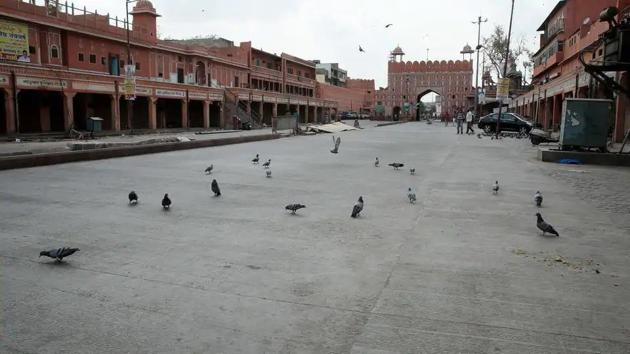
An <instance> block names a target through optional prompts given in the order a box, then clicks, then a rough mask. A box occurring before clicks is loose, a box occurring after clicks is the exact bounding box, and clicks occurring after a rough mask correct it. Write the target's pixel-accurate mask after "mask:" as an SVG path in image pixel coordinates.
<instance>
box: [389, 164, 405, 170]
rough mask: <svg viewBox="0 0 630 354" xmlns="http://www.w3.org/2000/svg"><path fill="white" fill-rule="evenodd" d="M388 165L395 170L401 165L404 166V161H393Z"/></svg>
mask: <svg viewBox="0 0 630 354" xmlns="http://www.w3.org/2000/svg"><path fill="white" fill-rule="evenodd" d="M389 166H392V167H393V168H394V170H397V169H399V168H401V167H405V164H404V163H400V162H394V163H390V164H389Z"/></svg>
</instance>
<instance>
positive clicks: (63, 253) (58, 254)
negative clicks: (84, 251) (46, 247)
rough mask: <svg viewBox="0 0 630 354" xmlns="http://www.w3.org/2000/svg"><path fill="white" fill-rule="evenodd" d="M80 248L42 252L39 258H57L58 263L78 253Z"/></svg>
mask: <svg viewBox="0 0 630 354" xmlns="http://www.w3.org/2000/svg"><path fill="white" fill-rule="evenodd" d="M78 251H79V249H78V248H66V247H64V248H57V249H54V250H50V251H42V252H39V256H40V257H41V256H46V257H50V258H55V259H56V260H57V261H58V262H61V261H62V260H63V259H64V258H65V257H68V256H71V255H73V254H74V253H75V252H78Z"/></svg>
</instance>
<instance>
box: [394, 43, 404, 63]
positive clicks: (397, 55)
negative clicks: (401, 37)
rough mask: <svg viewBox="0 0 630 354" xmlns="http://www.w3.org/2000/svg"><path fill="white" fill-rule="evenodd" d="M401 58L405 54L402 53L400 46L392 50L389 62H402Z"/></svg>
mask: <svg viewBox="0 0 630 354" xmlns="http://www.w3.org/2000/svg"><path fill="white" fill-rule="evenodd" d="M403 56H405V52H403V50H402V48H400V46H396V48H394V50H392V52H391V53H390V60H391V61H399V62H402V61H403Z"/></svg>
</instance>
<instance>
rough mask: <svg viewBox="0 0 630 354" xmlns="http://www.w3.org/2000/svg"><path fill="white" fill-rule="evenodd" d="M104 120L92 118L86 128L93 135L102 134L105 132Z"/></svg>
mask: <svg viewBox="0 0 630 354" xmlns="http://www.w3.org/2000/svg"><path fill="white" fill-rule="evenodd" d="M103 121H104V119H103V118H99V117H90V118H88V120H87V124H86V128H87V130H88V131H91V132H92V133H100V132H102V131H103Z"/></svg>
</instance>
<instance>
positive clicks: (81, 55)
mask: <svg viewBox="0 0 630 354" xmlns="http://www.w3.org/2000/svg"><path fill="white" fill-rule="evenodd" d="M83 60H84V58H83V53H79V61H83Z"/></svg>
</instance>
